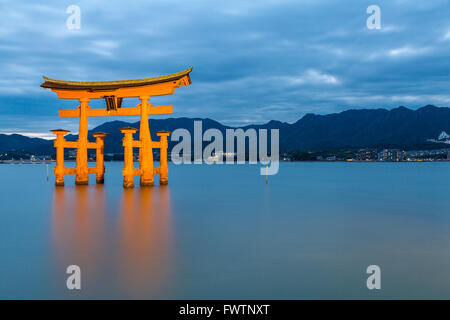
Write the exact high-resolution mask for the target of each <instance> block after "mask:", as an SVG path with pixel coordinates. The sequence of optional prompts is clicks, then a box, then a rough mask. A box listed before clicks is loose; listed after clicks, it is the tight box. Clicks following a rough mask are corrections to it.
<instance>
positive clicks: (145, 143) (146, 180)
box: [139, 96, 154, 186]
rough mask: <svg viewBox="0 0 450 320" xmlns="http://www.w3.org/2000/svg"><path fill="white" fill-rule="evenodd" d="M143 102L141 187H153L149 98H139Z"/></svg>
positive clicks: (140, 137) (140, 161)
mask: <svg viewBox="0 0 450 320" xmlns="http://www.w3.org/2000/svg"><path fill="white" fill-rule="evenodd" d="M139 99H140V100H141V126H140V129H139V140H140V141H141V148H139V168H140V169H141V180H140V184H141V186H153V185H154V180H153V149H152V138H151V136H150V128H149V127H148V108H149V103H148V100H149V99H150V97H149V96H141V97H139Z"/></svg>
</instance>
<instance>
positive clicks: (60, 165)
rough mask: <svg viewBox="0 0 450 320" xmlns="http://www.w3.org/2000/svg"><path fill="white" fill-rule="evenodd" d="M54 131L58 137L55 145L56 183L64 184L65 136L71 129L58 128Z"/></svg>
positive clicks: (58, 184)
mask: <svg viewBox="0 0 450 320" xmlns="http://www.w3.org/2000/svg"><path fill="white" fill-rule="evenodd" d="M51 132H52V133H54V134H56V139H55V141H54V142H53V145H54V146H55V148H56V166H55V169H54V173H55V176H56V179H55V185H57V186H64V142H65V141H66V139H64V136H65V135H66V134H68V133H69V132H70V131H69V130H63V129H56V130H51Z"/></svg>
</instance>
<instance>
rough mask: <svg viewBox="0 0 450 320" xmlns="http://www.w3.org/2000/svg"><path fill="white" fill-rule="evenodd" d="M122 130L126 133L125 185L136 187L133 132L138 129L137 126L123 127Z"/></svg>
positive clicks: (124, 145)
mask: <svg viewBox="0 0 450 320" xmlns="http://www.w3.org/2000/svg"><path fill="white" fill-rule="evenodd" d="M120 131H121V132H122V133H123V134H124V137H123V140H122V142H123V148H124V159H123V160H124V161H123V162H124V163H123V171H122V173H123V187H124V188H134V181H133V176H134V168H133V133H135V132H136V131H137V129H135V128H131V127H126V128H121V129H120Z"/></svg>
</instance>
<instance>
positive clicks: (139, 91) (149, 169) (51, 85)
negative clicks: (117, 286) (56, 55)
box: [41, 68, 192, 188]
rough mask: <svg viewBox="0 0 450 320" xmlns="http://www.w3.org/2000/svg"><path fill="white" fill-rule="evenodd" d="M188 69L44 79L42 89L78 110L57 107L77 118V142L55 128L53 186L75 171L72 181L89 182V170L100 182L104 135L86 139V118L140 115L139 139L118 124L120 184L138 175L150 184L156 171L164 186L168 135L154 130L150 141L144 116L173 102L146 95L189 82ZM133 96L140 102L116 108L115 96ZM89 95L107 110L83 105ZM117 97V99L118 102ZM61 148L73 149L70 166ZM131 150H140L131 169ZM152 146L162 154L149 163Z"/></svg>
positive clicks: (166, 110) (170, 109) (164, 111)
mask: <svg viewBox="0 0 450 320" xmlns="http://www.w3.org/2000/svg"><path fill="white" fill-rule="evenodd" d="M191 71H192V68H190V69H187V70H184V71H181V72H178V73H174V74H170V75H166V76H159V77H153V78H145V79H135V80H120V81H96V82H80V81H64V80H55V79H50V78H46V77H44V80H45V82H44V83H42V84H41V87H43V88H46V89H50V90H52V91H53V92H55V93H56V94H57V96H58V98H61V99H77V100H79V102H80V106H79V107H78V108H77V109H73V110H66V109H60V110H59V116H60V117H79V118H80V123H79V130H78V140H77V141H66V140H65V139H64V135H65V134H67V132H68V131H66V130H61V129H60V130H54V133H55V134H56V135H57V138H56V140H55V147H56V149H57V164H56V167H55V175H56V184H58V185H64V175H65V174H75V175H76V178H75V183H76V184H88V180H89V174H96V175H97V183H103V181H104V172H105V167H104V155H103V153H104V138H105V136H106V134H103V133H96V134H94V137H95V138H96V142H89V141H88V118H89V117H108V116H140V117H141V121H140V129H139V140H138V141H136V140H133V133H135V132H136V131H137V129H135V128H123V129H121V131H122V133H124V135H125V136H124V138H123V146H124V152H125V157H124V169H123V175H124V183H123V185H124V187H126V188H127V187H134V182H133V176H134V175H140V185H141V186H149V185H153V184H154V178H153V176H154V175H155V174H159V175H160V184H167V173H168V167H167V146H168V142H167V137H168V136H169V134H170V133H169V132H159V133H158V135H159V137H160V141H152V139H151V135H150V128H149V125H148V116H149V115H158V114H159V115H160V114H171V113H172V112H173V105H166V106H157V107H153V106H152V105H151V104H150V103H149V100H150V97H152V96H162V95H171V94H173V93H174V92H175V89H176V88H179V87H181V86H188V85H190V84H191V79H190V72H191ZM130 97H138V98H139V99H140V100H141V103H140V104H139V105H138V106H136V107H131V108H121V103H120V102H118V101H119V99H123V98H130ZM90 99H105V100H106V101H107V108H106V109H104V108H99V109H93V108H91V107H90V106H89V105H88V103H89V101H90ZM120 101H121V100H120ZM64 148H76V149H77V158H76V167H75V168H65V167H64ZM133 148H139V169H135V168H133ZM153 148H159V149H160V151H161V152H160V154H161V161H160V162H161V165H160V167H159V168H154V167H153ZM88 149H96V152H97V163H96V167H95V168H89V167H88V164H87V161H88V157H87V150H88Z"/></svg>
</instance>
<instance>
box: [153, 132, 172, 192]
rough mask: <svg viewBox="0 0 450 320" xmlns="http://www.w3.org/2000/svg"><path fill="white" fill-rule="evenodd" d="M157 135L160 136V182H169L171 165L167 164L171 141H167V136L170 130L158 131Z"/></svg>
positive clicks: (161, 183)
mask: <svg viewBox="0 0 450 320" xmlns="http://www.w3.org/2000/svg"><path fill="white" fill-rule="evenodd" d="M156 135H157V136H158V137H159V147H160V153H159V184H160V185H163V184H168V183H169V181H168V179H167V176H168V173H169V167H168V166H167V148H168V146H169V143H168V142H167V137H168V136H169V135H170V132H169V131H158V132H156Z"/></svg>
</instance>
